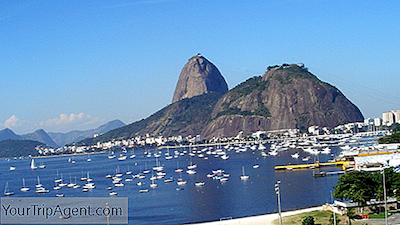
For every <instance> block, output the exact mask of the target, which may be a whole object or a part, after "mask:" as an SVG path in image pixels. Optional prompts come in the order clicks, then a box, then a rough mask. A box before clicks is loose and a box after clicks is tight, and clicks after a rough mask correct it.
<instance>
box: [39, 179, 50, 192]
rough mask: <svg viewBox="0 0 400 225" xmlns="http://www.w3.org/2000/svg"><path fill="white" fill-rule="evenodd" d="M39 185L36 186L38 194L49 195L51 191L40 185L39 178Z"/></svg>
mask: <svg viewBox="0 0 400 225" xmlns="http://www.w3.org/2000/svg"><path fill="white" fill-rule="evenodd" d="M37 182H38V183H37V184H36V193H47V192H49V190H47V189H46V188H44V187H43V185H42V184H41V183H40V178H39V176H37Z"/></svg>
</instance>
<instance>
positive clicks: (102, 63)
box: [0, 0, 400, 134]
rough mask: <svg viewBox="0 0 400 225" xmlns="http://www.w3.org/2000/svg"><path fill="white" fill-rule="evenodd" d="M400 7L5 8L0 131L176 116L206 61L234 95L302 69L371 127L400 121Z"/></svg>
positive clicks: (109, 4) (343, 1)
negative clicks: (195, 71)
mask: <svg viewBox="0 0 400 225" xmlns="http://www.w3.org/2000/svg"><path fill="white" fill-rule="evenodd" d="M399 11H400V2H398V1H365V0H364V1H357V0H354V1H348V0H319V1H315V0H279V1H278V0H270V1H242V0H237V1H236V0H218V1H215V0H213V1H211V0H204V1H186V0H130V1H128V0H124V1H122V0H121V1H101V0H96V1H95V0H87V1H51V0H43V1H40V0H37V1H30V0H29V1H18V0H15V1H14V0H13V1H11V0H9V1H0V42H1V43H2V44H1V46H0V53H1V54H0V84H1V88H0V95H1V102H0V103H1V107H0V129H4V128H5V127H9V128H11V129H12V130H14V131H15V132H16V133H19V134H21V133H27V132H32V131H34V130H36V129H39V128H43V129H45V130H46V131H50V132H67V131H70V130H74V129H78V130H84V129H89V128H94V127H97V126H99V125H101V124H103V123H105V122H107V121H110V120H113V119H120V120H122V121H123V122H125V123H131V122H134V121H137V120H139V119H142V118H146V117H148V116H149V115H151V114H152V113H154V112H156V111H157V110H159V109H161V108H163V107H165V106H167V105H168V104H170V102H171V100H172V96H173V92H174V89H175V85H176V82H177V80H178V77H179V73H180V71H181V69H182V67H183V66H184V64H185V63H186V62H187V60H188V59H189V58H190V57H192V56H194V55H196V54H197V53H201V54H202V55H203V56H205V57H206V58H207V59H209V60H210V61H211V62H213V63H214V64H215V65H216V66H217V67H218V68H219V70H220V71H221V73H222V74H223V76H224V77H225V79H226V81H227V83H228V86H229V88H233V87H234V86H236V85H237V84H239V83H240V82H243V81H245V80H246V79H248V78H250V77H252V76H255V75H262V74H263V73H264V71H265V69H266V68H267V67H268V66H270V65H276V64H282V63H297V62H302V63H304V64H305V65H306V67H308V68H309V70H310V71H311V72H312V73H314V74H315V75H317V77H318V78H320V79H321V80H323V81H325V82H328V83H330V84H332V85H334V86H336V87H337V88H339V89H340V90H341V91H342V92H343V93H344V94H345V95H346V96H347V97H348V98H349V99H350V100H351V101H352V102H353V103H354V104H356V105H357V106H358V107H359V108H360V110H361V111H362V113H363V115H364V116H365V117H381V113H382V112H383V111H388V110H396V109H400V96H399V91H398V89H399V88H398V87H399V84H400V72H399V71H400V70H399V69H400V64H399V62H398V59H399V57H398V56H399V52H400V42H399V40H400V23H399V21H400V14H399V13H398V12H399Z"/></svg>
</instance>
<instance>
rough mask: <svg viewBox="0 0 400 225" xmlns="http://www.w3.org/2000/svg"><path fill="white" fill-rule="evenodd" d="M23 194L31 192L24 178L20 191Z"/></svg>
mask: <svg viewBox="0 0 400 225" xmlns="http://www.w3.org/2000/svg"><path fill="white" fill-rule="evenodd" d="M20 190H21V191H22V192H27V191H29V187H26V186H25V178H22V188H21V189H20Z"/></svg>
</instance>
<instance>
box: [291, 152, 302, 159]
mask: <svg viewBox="0 0 400 225" xmlns="http://www.w3.org/2000/svg"><path fill="white" fill-rule="evenodd" d="M291 156H292V158H294V159H297V158H299V156H300V154H299V153H298V152H296V153H294V154H292V155H291Z"/></svg>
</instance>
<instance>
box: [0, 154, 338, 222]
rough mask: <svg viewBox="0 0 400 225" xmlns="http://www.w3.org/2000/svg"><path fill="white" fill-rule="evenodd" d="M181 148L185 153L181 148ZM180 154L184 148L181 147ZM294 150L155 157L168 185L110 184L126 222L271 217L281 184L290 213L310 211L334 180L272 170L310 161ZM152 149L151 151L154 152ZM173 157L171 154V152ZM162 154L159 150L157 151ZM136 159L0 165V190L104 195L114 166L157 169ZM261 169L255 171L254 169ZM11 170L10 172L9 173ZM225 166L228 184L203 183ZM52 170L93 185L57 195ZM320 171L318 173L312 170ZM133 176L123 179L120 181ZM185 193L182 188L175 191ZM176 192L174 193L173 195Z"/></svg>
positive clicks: (80, 158) (285, 207)
mask: <svg viewBox="0 0 400 225" xmlns="http://www.w3.org/2000/svg"><path fill="white" fill-rule="evenodd" d="M186 150H187V149H186ZM179 151H183V150H182V149H180V150H179ZM296 151H297V150H288V151H285V152H280V153H279V155H278V156H269V157H262V156H261V154H260V151H254V152H253V151H251V150H248V151H247V152H240V153H236V152H234V151H230V152H228V155H229V156H230V158H229V159H228V160H223V159H221V158H214V155H206V154H205V156H208V158H209V159H208V160H204V159H202V158H198V157H190V156H189V155H188V154H186V155H184V156H179V157H178V158H174V159H171V160H166V159H164V158H163V157H161V158H160V163H161V164H163V165H164V167H165V170H164V171H165V172H166V173H167V175H166V176H165V178H169V177H171V176H172V177H173V178H174V180H175V181H174V182H172V183H164V179H162V180H158V181H156V183H157V184H158V187H157V188H155V189H152V188H149V184H151V181H150V180H149V178H150V176H151V173H150V174H147V176H146V179H145V180H144V182H145V185H144V186H141V187H139V186H137V185H136V183H137V182H138V179H134V181H133V182H123V183H124V184H125V186H124V187H116V188H114V191H117V192H118V195H117V196H118V197H128V198H129V224H185V223H195V222H202V221H214V220H219V219H220V218H222V217H233V218H238V217H246V216H252V215H260V214H266V213H273V212H277V196H276V194H275V190H274V185H275V183H276V181H277V180H281V182H282V183H281V186H280V187H281V197H282V200H281V203H282V210H283V211H287V210H293V209H297V208H305V207H311V206H317V205H322V204H324V203H326V202H330V201H331V197H330V196H331V193H330V192H331V191H332V190H333V186H335V185H336V182H337V179H338V176H327V177H322V178H313V176H312V175H313V170H310V169H306V170H294V171H275V170H274V166H276V165H286V164H299V163H303V162H302V160H301V158H302V157H304V156H308V154H307V153H305V152H302V151H299V152H300V157H299V158H298V159H293V158H292V157H291V156H290V155H291V154H293V153H294V152H296ZM337 151H339V149H338V148H335V147H333V148H332V153H334V154H337ZM153 152H154V150H153ZM170 152H171V153H173V151H170ZM164 153H165V150H164V151H163V154H164ZM136 155H137V156H136V158H134V159H130V158H129V157H128V159H126V160H125V161H119V160H118V159H117V158H114V159H108V158H107V154H98V155H91V159H92V161H91V162H87V161H86V159H87V156H74V157H73V160H75V162H76V163H75V164H71V163H70V162H68V158H69V157H54V158H46V159H37V160H36V162H37V163H38V164H39V163H41V162H42V163H44V164H45V165H46V168H44V169H36V170H31V169H30V160H29V159H23V160H11V161H0V171H1V172H0V177H1V183H0V187H2V188H3V189H4V186H5V183H6V181H8V185H9V189H10V190H11V191H14V192H15V195H14V197H19V196H26V197H28V196H29V197H32V196H33V197H37V196H44V197H46V196H47V197H55V195H56V194H57V193H63V194H65V197H108V196H109V192H110V191H108V190H106V188H107V187H108V186H112V183H111V179H107V178H105V175H107V174H115V171H116V169H117V168H118V167H119V170H120V171H121V172H126V171H127V170H128V167H129V170H130V171H132V174H136V173H139V172H140V171H141V170H144V169H145V167H147V168H148V169H151V168H152V167H153V166H155V164H156V162H155V158H154V157H152V158H147V157H144V156H143V154H142V152H139V151H136ZM190 158H191V159H192V161H193V163H195V164H197V165H198V166H197V168H196V171H197V174H194V175H188V174H187V173H182V178H184V179H185V180H187V182H188V183H187V184H186V186H178V185H177V184H176V180H177V179H178V178H179V174H177V173H175V172H174V170H175V169H176V168H177V162H179V165H180V167H182V168H184V167H186V166H187V165H188V164H189V160H190ZM328 159H332V156H331V155H320V161H321V162H325V161H327V160H328ZM254 164H259V165H260V167H259V168H258V169H254V168H253V167H252V166H253V165H254ZM10 166H15V167H16V170H14V171H9V167H10ZM242 166H244V168H245V171H246V174H248V175H249V176H250V179H249V180H248V181H242V180H241V179H240V175H241V173H242ZM216 169H223V170H225V172H226V173H229V174H230V177H229V180H228V181H227V182H226V183H221V182H220V181H218V180H213V179H212V178H207V177H206V175H207V174H208V173H211V170H216ZM335 170H340V168H338V167H325V168H321V171H335ZM57 171H58V173H59V174H62V175H63V178H64V180H65V181H66V182H67V183H68V182H69V181H70V177H71V180H72V181H75V177H76V179H77V183H79V184H81V185H83V184H84V182H83V181H79V178H81V177H82V176H86V173H87V172H89V173H90V177H91V178H93V181H94V183H95V184H96V188H95V189H93V190H91V191H89V192H82V189H73V188H68V187H63V188H62V189H61V190H59V191H55V190H53V186H54V179H55V178H56V177H57ZM317 171H318V170H317ZM37 176H39V177H40V181H41V183H42V184H43V185H44V186H45V187H46V188H47V189H49V190H50V192H49V193H47V194H37V193H35V191H34V186H35V184H36V183H37ZM23 177H24V178H25V182H26V186H29V187H30V188H31V190H30V191H29V192H26V193H23V192H21V191H20V190H19V189H20V188H21V186H22V178H23ZM128 177H129V178H131V176H128V175H124V176H123V178H128ZM199 180H202V181H205V183H206V184H205V186H203V187H196V186H195V185H194V183H195V182H197V181H199ZM143 187H147V188H148V189H149V190H150V191H149V192H148V193H139V190H140V189H143ZM181 187H182V188H183V189H180V188H181ZM177 188H178V189H179V190H177Z"/></svg>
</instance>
